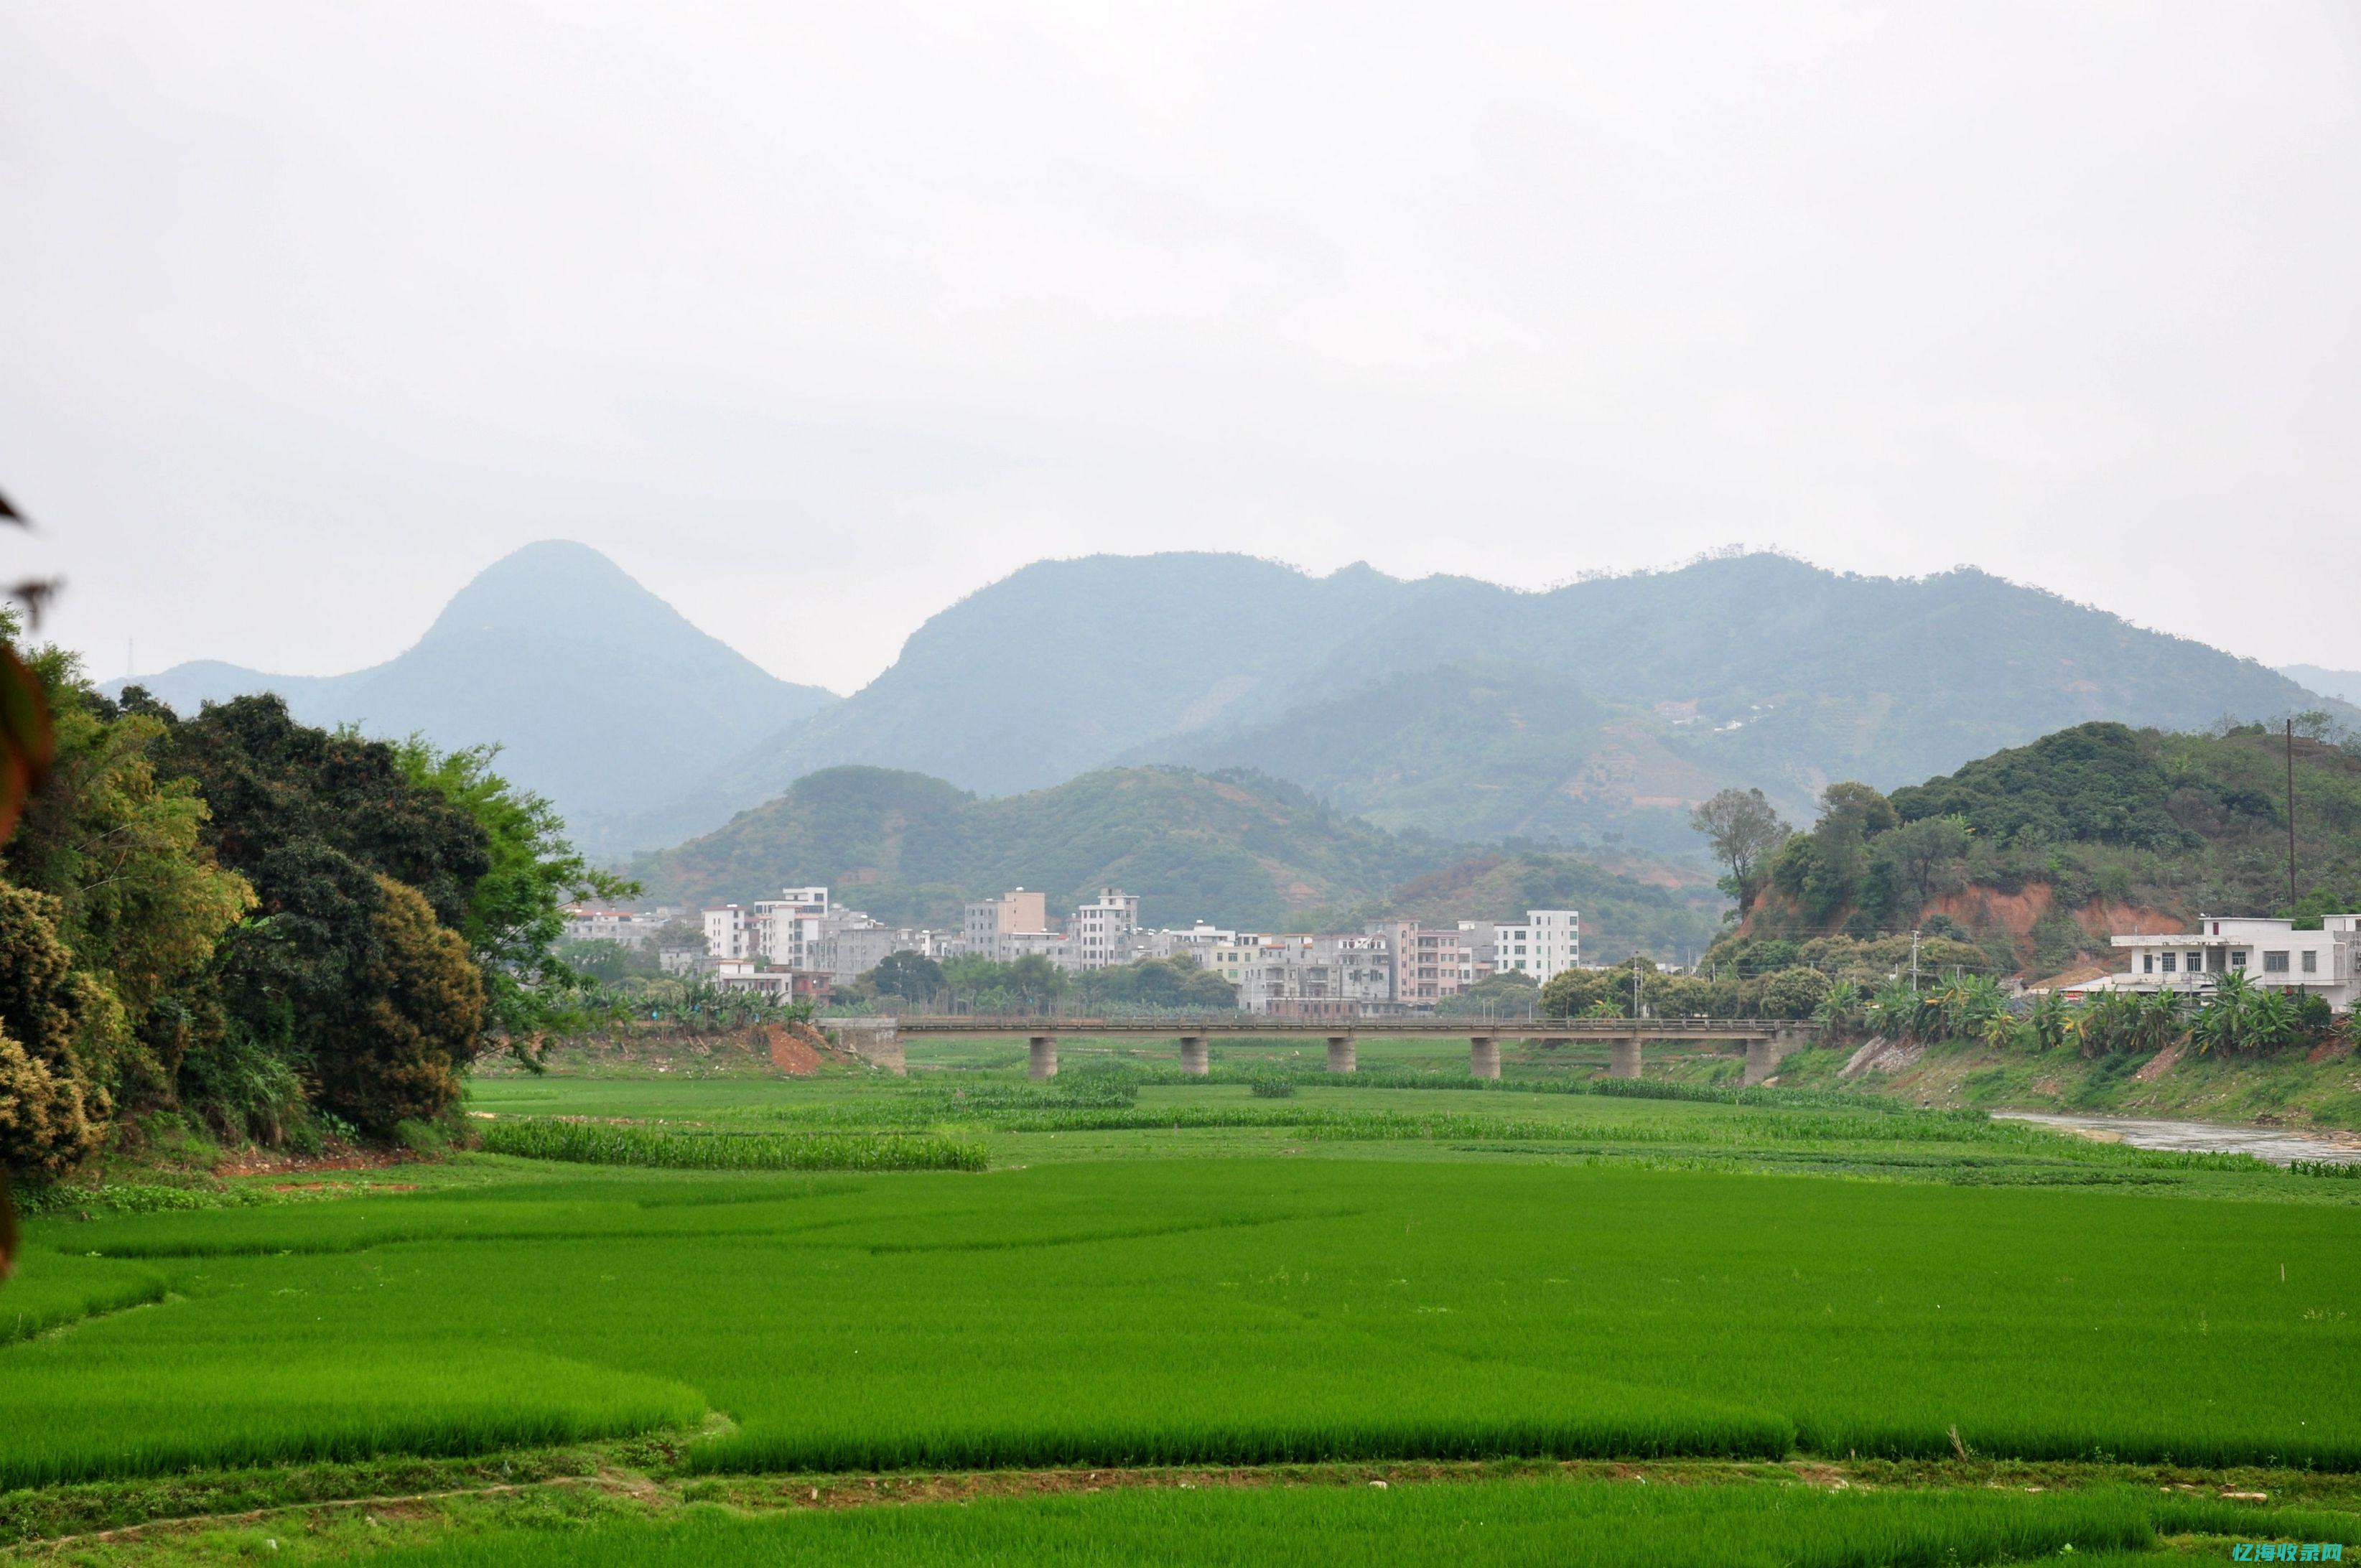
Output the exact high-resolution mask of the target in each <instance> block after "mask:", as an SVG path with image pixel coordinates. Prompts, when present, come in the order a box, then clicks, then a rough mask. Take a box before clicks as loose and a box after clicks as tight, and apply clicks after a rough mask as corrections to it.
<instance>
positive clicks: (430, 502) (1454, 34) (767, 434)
mask: <svg viewBox="0 0 2361 1568" xmlns="http://www.w3.org/2000/svg"><path fill="white" fill-rule="evenodd" d="M0 203H5V207H0V213H5V240H0V488H5V490H6V492H7V493H8V494H10V495H11V496H12V497H14V498H15V499H16V500H17V501H18V503H19V504H20V505H21V506H23V507H25V508H26V509H27V510H31V511H33V512H34V513H36V515H38V517H39V518H41V519H42V520H43V521H45V522H46V524H47V525H48V538H47V539H46V540H45V541H44V542H43V543H40V544H38V545H37V546H27V545H25V544H22V543H18V542H16V541H13V540H12V541H8V542H6V543H7V546H8V548H9V551H10V554H9V556H8V557H7V558H6V560H5V564H0V565H5V570H6V571H7V572H8V573H9V574H10V575H13V574H14V573H15V571H16V569H17V568H18V567H20V566H21V567H25V568H34V567H45V568H48V569H51V570H57V571H62V572H63V573H64V574H65V575H67V576H68V577H69V578H70V579H71V587H70V592H69V594H68V597H67V598H66V600H65V602H64V604H63V605H62V607H61V608H60V611H59V613H58V615H57V617H56V619H55V620H54V621H53V622H52V625H51V630H53V631H54V632H55V633H56V634H58V635H60V636H61V637H63V638H64V639H65V640H67V641H71V642H74V643H76V644H78V645H80V646H82V647H83V648H85V649H87V650H88V651H89V652H91V655H92V663H93V670H94V672H95V673H96V674H100V675H102V676H111V675H114V674H120V673H121V672H122V669H123V667H124V661H125V643H126V639H128V638H132V637H136V638H137V663H138V665H139V667H140V668H142V669H144V670H150V671H152V670H154V669H157V668H159V667H160V666H162V665H164V664H166V663H172V662H176V661H178V660H181V659H185V658H192V657H200V656H214V657H222V658H228V659H234V660H236V661H239V662H242V663H251V664H258V665H261V666H264V667H267V668H272V669H278V670H285V671H293V672H327V671H335V670H341V669H346V668H350V667H353V666H356V665H358V664H361V663H369V662H373V661H375V660H378V659H381V658H384V657H387V656H389V655H390V654H392V653H394V652H398V651H399V650H400V649H401V647H403V646H405V645H406V644H407V643H408V642H409V641H411V640H412V638H413V637H414V636H415V635H416V634H417V633H418V632H419V631H420V630H422V629H423V627H424V625H425V623H426V621H427V620H428V619H429V618H430V617H431V616H432V614H433V613H434V610H435V609H437V608H439V607H440V605H441V604H442V602H443V600H444V599H445V598H447V597H448V596H449V595H450V594H451V593H452V592H453V591H454V590H455V589H456V587H458V586H459V585H460V584H461V583H462V582H464V581H465V580H466V578H467V576H470V575H471V574H472V573H473V572H475V571H476V570H477V569H478V568H479V567H481V566H482V565H485V564H487V563H488V562H489V561H490V560H492V559H494V558H495V557H496V556H498V555H499V554H502V553H504V552H505V551H507V550H508V549H510V548H512V547H513V546H515V545H517V544H519V543H524V542H526V541H529V540H533V539H537V538H544V537H551V536H563V537H569V538H575V539H580V540H583V541H585V542H587V543H592V544H595V545H597V546H598V547H599V548H600V549H603V550H605V551H607V552H608V553H609V554H611V555H613V556H614V557H615V558H616V559H617V560H618V561H619V562H620V563H621V564H622V565H624V566H625V567H626V568H627V569H628V570H630V571H631V572H632V573H633V574H634V575H636V576H639V577H640V579H641V580H642V581H643V582H645V583H647V584H648V585H649V586H650V587H653V588H654V589H656V590H657V591H658V592H660V593H662V594H663V595H664V597H665V598H669V599H671V600H672V601H673V602H674V603H675V605H677V606H678V607H679V608H680V609H683V610H684V611H685V612H686V613H687V614H688V615H689V616H690V617H691V618H692V619H693V620H697V622H698V623H699V624H701V625H703V626H705V627H706V628H707V629H708V630H712V631H713V632H715V633H716V634H718V635H719V636H721V637H723V638H725V639H727V640H728V641H730V642H732V643H733V644H735V645H736V646H738V647H739V648H741V649H742V650H743V651H745V652H747V653H749V654H750V655H752V657H753V658H755V659H756V660H758V661H759V662H761V663H763V664H764V665H766V666H768V667H769V668H771V669H772V670H774V671H775V672H776V673H778V674H782V675H785V676H789V677H791V678H796V679H802V680H813V681H818V682H821V683H824V684H828V685H834V686H836V687H837V688H838V689H840V690H849V689H851V687H853V686H856V685H860V684H861V683H862V682H863V681H865V680H866V679H868V678H869V677H870V676H871V675H873V674H875V673H876V672H877V671H878V670H879V669H880V668H882V667H883V666H884V664H885V663H888V662H889V661H890V660H891V659H892V657H893V655H894V652H895V649H896V648H897V647H898V645H899V643H900V641H901V640H902V638H903V637H904V636H905V635H906V634H907V633H908V631H909V630H911V629H912V628H913V627H915V626H916V625H917V623H918V622H919V621H920V620H923V619H924V618H925V617H926V616H927V615H928V613H930V612H932V611H934V610H936V609H939V608H941V607H942V606H943V605H944V604H946V603H948V602H950V600H952V599H954V598H958V597H959V596H960V595H961V594H963V593H965V592H968V591H970V590H972V588H974V587H978V586H980V585H982V584H983V583H984V582H987V581H989V580H991V579H993V578H994V577H997V576H1003V575H1005V573H1007V572H1009V571H1011V570H1013V569H1014V568H1016V566H1018V565H1023V564H1024V563H1025V562H1027V561H1028V560H1033V559H1036V558H1038V557H1040V556H1044V555H1062V554H1082V553H1086V552H1090V551H1096V550H1111V551H1123V552H1144V551H1150V550H1161V549H1173V548H1211V549H1227V550H1240V551H1246V552H1250V553H1253V554H1261V555H1267V556H1273V557H1278V558H1281V559H1285V560H1289V561H1292V562H1296V563H1299V564H1301V565H1306V566H1309V567H1312V568H1313V569H1315V570H1326V569H1329V568H1333V567H1334V566H1336V565H1343V564H1345V563H1347V562H1350V561H1354V560H1358V559H1367V560H1368V561H1370V562H1372V563H1374V564H1376V565H1378V566H1379V567H1381V568H1383V569H1385V570H1388V571H1391V572H1395V573H1398V574H1402V575H1419V574H1423V573H1428V572H1436V571H1455V572H1464V573H1466V574H1469V575H1473V576H1485V577H1489V578H1493V579H1495V580H1498V581H1502V582H1507V583H1511V584H1516V585H1520V586H1529V587H1538V586H1541V585H1543V584H1545V583H1549V582H1553V581H1556V580H1561V579H1564V578H1565V577H1568V576H1573V575H1574V574H1576V573H1577V572H1580V571H1583V570H1586V569H1599V568H1609V569H1619V568H1625V567H1631V566H1638V565H1653V564H1663V563H1666V562H1670V561H1674V560H1676V559H1679V558H1682V557H1684V556H1686V555H1688V554H1693V553H1695V552H1697V551H1698V550H1700V549H1703V548H1707V547H1710V546H1714V545H1719V544H1723V543H1732V542H1746V543H1756V544H1776V545H1783V546H1785V547H1787V548H1789V549H1791V550H1793V551H1795V552H1796V553H1798V554H1803V555H1806V556H1807V557H1809V558H1811V559H1813V560H1816V561H1818V562H1821V563H1824V564H1827V565H1838V566H1843V567H1849V568H1852V569H1857V570H1861V571H1871V572H1880V573H1906V574H1916V573H1920V572H1925V571H1929V570H1938V569H1940V568H1942V567H1945V566H1949V565H1953V564H1955V563H1960V562H1972V563H1974V564H1977V565H1983V566H1985V567H1988V568H1990V569H1992V570H1994V571H1997V572H2000V573H2003V574H2004V575H2006V576H2013V577H2016V578H2019V579H2022V580H2026V581H2031V582H2037V583H2040V584H2042V585H2045V586H2047V587H2053V588H2056V589H2058V590H2059V591H2061V592H2064V593H2066V594H2068V595H2070V596H2071V597H2074V598H2081V599H2086V600H2089V601H2092V602H2095V603H2098V604H2101V605H2103V606H2105V607H2106V608H2108V609H2114V610H2118V611H2120V612H2122V613H2124V614H2125V615H2128V616H2130V617H2132V618H2133V619H2134V620H2138V621H2140V622H2142V623H2144V624H2148V625H2153V626H2158V627H2161V628H2165V629H2168V630H2175V631H2181V632H2186V633H2190V634H2192V635H2196V636H2200V637H2202V638H2205V639H2206V640H2208V641H2214V642H2217V643H2220V644H2222V645H2224V646H2226V647H2228V648H2231V649H2233V650H2234V651H2236V652H2242V653H2252V654H2255V655H2257V656H2260V657H2264V658H2267V659H2269V660H2271V661H2274V662H2288V661H2296V660H2303V661H2310V662H2313V663H2327V664H2332V665H2342V666H2345V667H2348V668H2350V667H2361V571H2356V565H2361V515H2356V513H2361V501H2356V498H2361V5H2354V4H2352V3H2351V0H2308V3H2290V4H2276V5H2274V4H2239V5H2221V4H2217V3H2214V0H2192V3H2190V4H2185V5H2131V4H2101V3H2096V0H2073V3H2060V4H2058V5H2006V4H1997V3H1990V0H1975V3H1972V4H1957V5H1943V4H1936V3H1932V0H1907V3H1904V4H1896V5H1813V4H1798V3H1789V4H1783V5H1755V4H1751V3H1749V4H1731V5H1677V4H1669V3H1653V0H1652V3H1651V4H1647V5H1631V4H1628V3H1617V4H1612V5H1597V6H1574V5H1564V4H1535V5H1484V4H1466V3H1462V4H1458V5H1416V6H1409V5H1379V4H1371V3H1368V0H1356V3H1355V4H1351V5H1333V6H1331V5H1219V4H1209V3H1202V0H1199V3H1191V4H1189V5H1178V6H1173V7H1170V8H1164V9H1150V8H1148V7H1142V6H1133V5H1103V4H1099V5H1074V6H1071V7H1059V6H1049V5H1014V6H965V5H942V6H931V5H929V6H920V7H901V6H896V5H892V4H889V3H878V0H871V3H865V4H861V5H817V6H801V5H780V4H765V5H745V6H720V5H690V4H681V5H634V6H617V5H593V4H588V3H586V0H564V3H562V4H549V5H514V4H497V3H490V0H464V3H461V4H443V5H438V4H430V3H423V0H389V3H384V4H322V3H320V0H300V3H291V4H286V5H257V4H249V3H246V0H208V3H207V4H204V5H189V4H186V3H185V0H161V3H158V4H152V5H126V4H112V3H109V0H75V3H74V4H71V5H56V4H50V3H49V0H38V3H34V0H0ZM1057 631H1058V629H1057V628H1055V627H1044V628H1043V629H1042V636H1043V648H1044V652H1049V651H1050V650H1052V649H1054V647H1055V645H1056V637H1057Z"/></svg>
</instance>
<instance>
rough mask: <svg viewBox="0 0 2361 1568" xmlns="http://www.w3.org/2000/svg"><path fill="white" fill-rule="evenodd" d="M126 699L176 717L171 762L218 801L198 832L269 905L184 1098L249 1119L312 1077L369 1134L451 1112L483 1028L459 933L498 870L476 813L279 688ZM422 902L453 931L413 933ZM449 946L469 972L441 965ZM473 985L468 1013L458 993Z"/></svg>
mask: <svg viewBox="0 0 2361 1568" xmlns="http://www.w3.org/2000/svg"><path fill="white" fill-rule="evenodd" d="M124 707H125V708H126V711H130V712H134V713H148V714H151V715H152V716H154V717H155V718H158V719H159V720H160V721H161V722H162V723H163V724H164V726H165V737H164V740H163V742H162V743H161V745H160V746H159V771H165V772H170V773H174V774H177V775H181V776H186V777H188V778H191V779H192V780H194V781H195V783H196V785H197V787H198V789H199V791H200V792H201V793H202V794H203V796H204V798H205V801H206V803H207V804H208V806H210V807H211V813H210V818H209V820H208V821H207V822H206V824H205V825H204V828H203V842H204V843H205V844H206V845H207V846H208V847H209V848H210V849H211V850H213V852H214V854H215V856H216V857H217V858H218V859H219V860H220V861H221V862H222V863H223V864H224V865H225V866H227V867H228V868H230V869H232V870H234V871H236V872H238V873H239V874H240V875H242V876H244V877H245V878H246V880H247V882H248V883H251V884H252V886H253V889H254V893H255V897H256V899H257V901H258V902H257V907H256V914H255V916H253V917H252V918H249V919H247V920H246V921H245V922H243V923H242V924H240V925H239V926H237V927H234V928H233V930H232V932H231V933H230V936H229V938H228V939H226V940H225V941H224V942H223V943H222V944H221V946H220V948H219V951H218V952H217V954H216V957H215V959H214V966H213V970H212V978H213V988H214V995H215V996H217V998H218V1005H219V1008H220V1011H221V1014H222V1017H223V1020H224V1026H223V1028H222V1029H221V1030H220V1032H219V1035H220V1037H219V1042H218V1048H217V1049H215V1050H214V1051H212V1052H209V1053H207V1054H206V1055H205V1056H203V1057H192V1058H191V1060H190V1061H188V1062H187V1063H185V1064H184V1065H183V1068H182V1070H181V1079H180V1083H181V1092H182V1094H183V1096H184V1098H186V1099H187V1100H189V1101H190V1102H192V1103H194V1104H196V1105H198V1106H199V1107H200V1108H202V1109H204V1110H205V1111H206V1113H207V1114H209V1115H211V1116H212V1117H213V1118H214V1121H215V1122H216V1124H221V1125H225V1126H231V1125H235V1124H236V1123H237V1122H239V1121H241V1120H243V1121H244V1122H246V1124H247V1125H248V1126H249V1127H251V1126H253V1125H254V1124H255V1123H256V1121H257V1119H258V1117H257V1114H256V1112H257V1107H256V1106H255V1105H254V1103H253V1101H254V1097H255V1094H256V1091H258V1089H262V1090H267V1089H268V1088H269V1084H270V1083H272V1082H274V1081H275V1082H278V1083H280V1084H285V1083H300V1084H302V1085H305V1086H308V1089H309V1098H310V1099H311V1101H312V1102H313V1104H315V1105H317V1106H319V1107H320V1108H321V1109H324V1110H326V1111H330V1112H333V1113H335V1114H337V1115H340V1116H344V1117H346V1119H347V1120H349V1121H351V1122H352V1123H353V1124H355V1125H357V1126H358V1127H360V1128H361V1129H362V1130H364V1131H367V1132H370V1133H375V1134H384V1133H388V1132H390V1131H391V1130H392V1126H393V1124H394V1123H396V1122H399V1121H401V1120H402V1119H403V1118H404V1117H406V1116H409V1115H412V1114H414V1113H418V1112H419V1110H420V1108H422V1107H427V1106H434V1107H438V1108H447V1107H448V1106H449V1105H450V1104H451V1103H452V1102H453V1100H454V1099H455V1098H456V1093H457V1087H456V1085H457V1080H456V1069H457V1068H458V1067H460V1066H464V1065H465V1064H466V1063H467V1061H468V1060H471V1059H472V1058H473V1057H474V1055H475V1049H476V1042H475V1040H474V1039H473V1038H472V1036H469V1037H460V1036H459V1035H458V1034H456V1033H455V1031H461V1030H479V1029H480V1028H481V1027H482V1024H483V1011H484V1007H483V996H482V981H481V979H480V977H479V975H478V971H477V970H476V968H475V966H474V964H473V963H471V962H468V961H467V939H466V938H465V937H463V936H462V935H460V934H459V933H460V929H461V927H464V925H465V923H466V921H467V916H468V912H469V910H470V908H471V906H472V905H473V904H474V895H475V892H476V889H477V886H478V883H480V882H481V881H483V879H484V878H485V877H486V876H487V875H488V874H489V872H491V871H492V870H493V865H494V854H493V844H492V838H491V835H490V834H489V832H488V831H487V830H486V829H485V828H483V827H482V826H481V825H480V824H479V823H478V821H477V819H476V817H475V815H474V813H473V812H472V811H471V810H470V809H469V808H468V807H467V806H464V805H462V804H460V803H458V802H456V801H454V800H453V799H452V798H450V796H449V795H446V794H445V792H444V790H443V789H441V788H439V787H435V786H431V785H427V784H419V783H416V782H413V781H412V778H411V777H410V775H409V773H407V772H406V771H405V769H404V767H403V765H402V762H401V757H400V755H399V754H398V753H397V752H396V751H395V750H394V749H393V748H392V747H390V746H387V745H385V744H383V743H381V742H378V741H370V740H362V739H361V738H360V737H359V736H357V735H355V734H352V733H350V732H348V731H339V732H335V733H331V732H329V731H326V730H322V729H313V728H311V727H309V726H306V725H301V724H297V723H296V722H294V720H293V719H291V718H289V717H288V714H287V708H286V705H285V704H284V703H283V702H281V701H280V699H279V698H277V697H275V696H258V697H240V698H237V699H236V700H235V701H233V702H226V703H216V704H214V705H211V706H209V707H206V708H205V709H204V711H203V713H201V714H200V715H198V716H197V717H196V718H189V719H181V718H177V717H176V716H174V715H173V714H172V712H171V710H170V708H167V707H162V706H161V705H159V704H156V703H154V702H152V701H151V700H149V699H148V697H147V696H146V695H145V694H144V693H141V692H139V691H137V689H136V688H134V689H132V690H128V691H126V693H125V694H124ZM392 886H399V887H401V888H403V889H407V890H408V891H407V893H393V892H390V891H389V888H390V887H392ZM412 895H414V900H415V902H413V898H412ZM396 906H399V907H398V908H397V907H396ZM420 907H423V909H424V910H425V911H426V918H427V921H428V923H429V924H430V925H431V926H432V927H434V929H436V930H440V931H441V932H442V933H443V935H444V936H446V937H448V938H449V941H448V942H444V941H441V940H439V939H435V940H429V933H428V932H426V931H424V930H422V929H420V928H418V926H417V921H416V919H415V918H414V916H416V912H417V909H418V908H420ZM454 944H456V947H455V946H454ZM452 951H456V954H457V955H458V958H459V960H460V964H461V966H463V969H462V970H451V971H450V972H448V973H444V972H443V971H444V970H446V969H448V967H449V966H447V965H444V964H442V963H441V961H440V956H441V955H444V954H445V953H447V952H452ZM462 973H464V975H465V977H466V978H465V979H462V978H461V975H462ZM438 974H439V975H440V976H441V978H439V979H436V978H434V976H436V975H438ZM469 986H472V987H473V988H474V990H473V995H474V998H475V1001H474V1004H473V1005H472V1006H468V1005H464V1004H462V1003H461V1002H459V1001H457V1000H455V998H456V997H459V996H463V995H465V994H467V992H468V988H469ZM413 1010H416V1011H413ZM437 1064H441V1065H437ZM273 1069H276V1070H275V1072H274V1070H273ZM379 1075H383V1078H382V1081H379ZM225 1093H226V1094H228V1095H230V1096H232V1097H234V1100H235V1102H234V1103H224V1102H222V1101H221V1100H220V1099H219V1098H217V1097H218V1096H221V1095H223V1094H225ZM259 1120H260V1121H261V1122H262V1123H263V1124H266V1125H272V1124H279V1123H280V1122H282V1121H283V1120H284V1116H283V1114H282V1108H281V1107H278V1106H272V1105H268V1104H265V1105H262V1106H261V1107H259Z"/></svg>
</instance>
